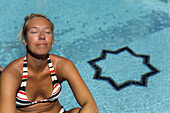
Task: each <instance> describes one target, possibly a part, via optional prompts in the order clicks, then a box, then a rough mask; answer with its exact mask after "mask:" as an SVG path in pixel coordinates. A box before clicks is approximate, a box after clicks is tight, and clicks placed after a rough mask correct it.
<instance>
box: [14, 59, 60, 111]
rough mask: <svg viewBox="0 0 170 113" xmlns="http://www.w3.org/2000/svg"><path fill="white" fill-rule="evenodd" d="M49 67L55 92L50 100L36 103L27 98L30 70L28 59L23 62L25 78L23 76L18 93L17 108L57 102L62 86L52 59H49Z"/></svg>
mask: <svg viewBox="0 0 170 113" xmlns="http://www.w3.org/2000/svg"><path fill="white" fill-rule="evenodd" d="M48 66H49V70H50V75H51V79H52V83H53V91H52V94H51V96H50V97H49V98H47V99H44V100H40V101H35V102H30V101H29V99H28V97H27V96H26V91H25V90H26V85H27V76H28V68H27V59H26V57H25V58H24V62H23V76H22V82H21V85H20V87H19V89H18V93H17V96H16V107H17V108H21V107H27V106H30V105H34V104H37V103H45V102H55V101H56V100H57V99H58V97H59V95H60V93H61V85H60V83H59V81H58V80H57V77H56V74H55V71H54V68H53V65H52V63H51V60H50V58H48Z"/></svg>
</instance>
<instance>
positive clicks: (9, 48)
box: [0, 0, 170, 113]
mask: <svg viewBox="0 0 170 113" xmlns="http://www.w3.org/2000/svg"><path fill="white" fill-rule="evenodd" d="M162 1H163V0H162ZM0 7H1V9H3V10H0V14H1V19H0V26H1V28H0V37H1V40H0V43H1V44H0V64H1V65H2V66H3V67H6V65H7V64H8V63H10V62H11V61H12V60H14V59H16V58H18V57H21V56H23V55H25V47H24V46H23V45H22V41H18V40H16V37H17V35H18V33H19V31H20V28H21V26H22V24H23V18H24V17H25V16H26V15H27V14H30V13H42V14H45V15H47V16H48V17H49V18H50V19H51V20H52V21H53V22H54V24H55V27H56V28H55V31H54V36H55V39H56V40H57V41H58V43H55V44H54V45H53V49H52V51H51V53H54V54H58V55H60V56H63V57H66V58H69V59H71V60H72V61H73V62H74V63H75V65H76V66H77V68H78V70H79V72H80V74H81V76H82V78H83V79H84V81H85V82H86V84H87V86H88V87H89V89H90V91H91V92H92V94H93V96H94V98H95V100H96V103H97V105H98V108H99V111H100V112H101V113H168V111H170V107H169V106H170V98H169V97H170V87H169V86H170V74H169V73H170V69H169V66H170V55H169V53H170V52H169V51H170V46H169V45H170V44H169V43H170V5H169V4H168V0H167V1H166V0H164V1H163V2H161V1H159V0H102V1H101V0H93V1H90V0H86V1H85V0H69V1H62V0H58V1H55V0H51V1H50V2H49V1H48V0H44V1H43V2H42V1H41V0H36V1H35V0H29V1H28V0H22V1H18V0H17V1H13V0H8V2H7V1H5V0H2V1H1V4H0ZM124 47H128V48H129V49H130V51H131V52H133V53H134V54H135V55H134V54H131V52H130V51H127V50H124V51H119V50H120V49H122V48H124ZM103 49H104V50H108V51H112V53H106V54H105V55H106V57H105V58H102V59H99V60H97V61H96V62H94V63H95V64H96V65H97V66H98V67H100V69H101V71H100V73H97V72H98V71H96V68H94V66H92V65H90V64H89V61H92V60H94V59H97V58H99V57H100V56H102V54H101V53H102V50H103ZM117 51H119V52H117ZM113 52H117V53H116V54H113ZM138 55H139V56H138ZM141 55H144V56H148V57H147V58H148V59H147V62H146V59H144V57H141ZM148 65H150V66H152V67H154V69H156V71H157V72H156V73H152V71H153V70H152V68H150V67H148ZM95 71H96V72H95ZM149 73H151V74H150V75H148V74H149ZM96 74H97V75H100V76H99V77H98V78H101V79H102V77H103V78H104V79H105V77H106V78H109V80H113V81H114V84H117V85H119V86H121V84H123V83H127V81H129V80H131V81H135V82H136V84H135V83H134V82H133V83H132V82H130V83H128V84H125V87H122V88H121V89H120V90H116V89H115V87H114V85H113V84H112V83H109V81H108V79H105V80H101V79H99V80H98V79H93V78H95V75H96ZM144 75H148V76H147V78H146V79H145V83H146V84H147V87H146V86H143V85H142V84H139V83H138V82H140V80H143V79H141V76H144ZM68 93H70V95H68ZM59 100H60V102H61V104H62V105H63V106H64V107H65V108H66V110H68V109H70V108H72V107H75V106H77V104H76V100H75V99H74V97H73V95H72V94H71V90H70V89H69V87H68V85H67V83H66V82H65V83H63V91H62V94H61V96H60V98H59Z"/></svg>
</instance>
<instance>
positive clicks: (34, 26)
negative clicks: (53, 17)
mask: <svg viewBox="0 0 170 113" xmlns="http://www.w3.org/2000/svg"><path fill="white" fill-rule="evenodd" d="M26 32H27V33H26V37H24V38H23V43H24V45H27V48H28V49H29V51H31V52H32V53H33V54H36V55H46V54H48V53H49V52H50V50H51V47H52V45H53V42H54V39H53V32H52V30H51V24H50V22H49V21H48V20H46V19H45V18H43V17H34V18H32V19H31V20H30V21H29V23H28V28H27V31H26Z"/></svg>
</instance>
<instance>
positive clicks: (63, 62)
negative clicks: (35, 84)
mask: <svg viewBox="0 0 170 113" xmlns="http://www.w3.org/2000/svg"><path fill="white" fill-rule="evenodd" d="M50 58H51V60H52V62H53V63H54V65H55V64H57V65H58V66H61V67H62V68H63V66H65V65H70V64H73V63H72V61H71V60H69V59H67V58H64V57H61V56H58V55H54V54H50Z"/></svg>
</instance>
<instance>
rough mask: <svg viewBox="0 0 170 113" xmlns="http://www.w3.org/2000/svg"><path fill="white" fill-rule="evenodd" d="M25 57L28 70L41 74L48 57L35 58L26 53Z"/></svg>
mask: <svg viewBox="0 0 170 113" xmlns="http://www.w3.org/2000/svg"><path fill="white" fill-rule="evenodd" d="M26 57H27V63H28V64H27V66H28V68H29V69H31V70H32V71H34V72H42V71H43V70H44V69H45V67H46V65H48V57H49V55H44V56H38V57H37V56H36V57H35V56H33V55H31V54H29V53H27V55H26Z"/></svg>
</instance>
